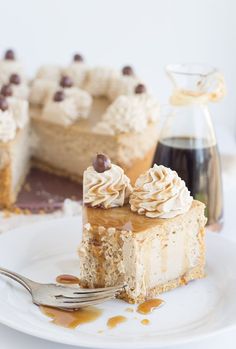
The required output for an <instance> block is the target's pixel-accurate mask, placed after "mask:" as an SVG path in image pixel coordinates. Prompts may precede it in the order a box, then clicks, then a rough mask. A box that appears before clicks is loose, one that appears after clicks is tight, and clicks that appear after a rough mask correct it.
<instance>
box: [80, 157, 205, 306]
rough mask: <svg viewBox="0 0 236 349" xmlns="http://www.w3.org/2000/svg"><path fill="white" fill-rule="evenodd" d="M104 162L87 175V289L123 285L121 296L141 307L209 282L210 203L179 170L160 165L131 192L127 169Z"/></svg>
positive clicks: (83, 251)
mask: <svg viewBox="0 0 236 349" xmlns="http://www.w3.org/2000/svg"><path fill="white" fill-rule="evenodd" d="M97 162H98V161H96V163H95V168H93V167H91V166H90V167H89V168H88V169H87V170H86V171H85V174H84V202H85V207H84V210H83V239H82V243H81V245H80V248H79V256H80V273H81V275H80V277H81V282H82V285H83V286H84V287H89V288H93V287H108V286H114V285H119V284H121V283H123V284H125V285H126V287H125V291H124V292H123V293H122V294H120V295H119V297H120V298H122V299H124V300H126V301H128V302H129V303H139V302H142V301H144V300H146V299H148V298H152V297H153V296H155V295H157V294H160V293H162V292H165V291H168V290H171V289H173V288H176V287H178V286H181V285H185V284H187V283H188V282H189V281H191V280H194V279H199V278H202V277H204V275H205V273H204V268H205V239H204V236H205V229H204V227H205V223H206V218H205V216H204V208H205V206H204V204H202V203H201V202H199V201H196V200H193V199H192V197H191V196H190V194H189V191H188V190H187V188H186V186H185V183H184V181H182V180H181V179H180V178H179V177H178V175H177V174H176V172H174V171H171V170H170V169H166V168H164V167H163V166H157V165H155V166H154V167H153V168H152V169H150V170H148V171H147V172H146V173H144V174H143V175H141V176H140V177H139V178H138V179H137V181H136V184H135V186H134V188H132V187H131V185H130V181H129V179H128V177H126V176H125V174H124V172H123V170H122V169H121V168H118V166H115V165H110V167H109V165H104V166H103V170H104V172H101V171H102V169H101V166H100V167H99V166H98V165H97ZM106 163H107V164H109V162H108V161H107V160H106ZM97 171H98V172H97Z"/></svg>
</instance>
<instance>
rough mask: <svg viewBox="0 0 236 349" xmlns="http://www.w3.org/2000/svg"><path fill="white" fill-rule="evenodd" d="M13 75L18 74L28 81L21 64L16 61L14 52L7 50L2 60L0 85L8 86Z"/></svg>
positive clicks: (0, 64) (0, 63) (0, 62)
mask: <svg viewBox="0 0 236 349" xmlns="http://www.w3.org/2000/svg"><path fill="white" fill-rule="evenodd" d="M12 74H18V75H19V76H21V77H22V79H23V80H26V78H25V74H24V69H23V66H22V64H21V62H19V61H18V60H17V59H16V56H15V53H14V51H13V50H7V51H6V52H5V55H4V57H3V59H1V60H0V85H3V84H7V83H8V82H9V77H10V76H11V75H12Z"/></svg>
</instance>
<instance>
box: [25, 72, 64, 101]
mask: <svg viewBox="0 0 236 349" xmlns="http://www.w3.org/2000/svg"><path fill="white" fill-rule="evenodd" d="M57 88H58V81H56V80H48V79H43V78H37V79H35V80H34V81H33V82H32V85H31V89H30V95H29V100H30V103H31V104H34V105H37V106H42V105H43V104H44V103H45V102H46V101H47V99H48V98H49V96H51V95H52V94H53V92H54V91H55V90H56V89H57Z"/></svg>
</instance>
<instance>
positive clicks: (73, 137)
mask: <svg viewBox="0 0 236 349" xmlns="http://www.w3.org/2000/svg"><path fill="white" fill-rule="evenodd" d="M0 89H1V91H0V95H2V96H3V97H5V98H6V99H7V100H9V101H10V99H15V100H21V101H24V102H25V103H27V104H28V100H29V102H30V107H29V113H28V112H27V113H28V114H29V115H30V120H29V117H28V116H27V123H25V124H24V125H23V126H20V127H18V126H16V127H15V131H16V132H15V133H14V136H12V134H11V129H10V128H8V127H7V122H8V121H6V122H5V125H4V126H3V125H1V121H0V178H2V181H1V182H0V193H1V194H0V207H9V206H11V205H12V204H13V203H14V202H15V201H16V198H17V193H18V191H19V190H20V188H21V186H22V183H23V182H24V179H25V176H26V174H27V172H28V170H29V169H30V167H31V166H36V167H39V168H41V169H43V170H45V171H48V172H52V173H55V174H57V175H61V176H65V177H68V178H71V179H73V180H75V181H78V182H80V183H82V178H83V172H84V170H85V169H86V168H87V167H88V166H89V164H90V163H91V161H92V158H93V156H94V153H96V152H101V153H103V152H106V153H107V154H108V155H109V157H110V158H111V160H112V162H113V163H115V164H117V165H119V166H121V167H122V168H123V169H124V171H125V173H126V174H127V175H128V176H129V177H130V178H131V181H132V183H134V181H135V179H136V178H137V176H138V175H139V174H140V173H142V172H143V171H145V170H147V169H148V168H149V167H150V165H151V163H152V161H153V156H154V152H155V148H156V144H157V139H158V133H159V104H158V102H157V101H156V99H155V98H154V97H153V96H152V95H151V94H150V93H149V92H148V91H147V89H146V87H145V85H144V84H143V83H142V81H141V80H140V78H139V77H137V76H136V74H135V73H134V71H133V69H132V67H130V66H125V67H123V69H121V71H119V70H116V69H111V68H109V67H92V68H90V67H88V66H87V65H86V64H85V62H84V60H83V57H82V55H80V54H75V55H74V58H73V61H72V63H71V64H69V65H68V66H66V67H59V66H55V65H47V66H42V67H41V68H40V69H39V70H38V72H37V74H36V76H35V78H34V79H33V80H32V81H31V82H30V84H29V83H28V81H27V79H26V78H25V74H24V71H23V69H22V66H21V64H20V62H19V61H18V60H17V59H16V57H15V54H14V52H13V51H12V50H8V51H7V52H6V53H5V56H4V57H3V59H2V60H1V61H0ZM2 112H4V111H2ZM21 113H22V111H21V109H20V108H18V109H17V108H15V110H14V117H13V118H14V119H15V120H17V119H18V118H21ZM5 114H7V115H8V114H9V113H5ZM5 114H4V115H5ZM10 118H11V117H10ZM6 119H7V118H6ZM16 124H17V121H16ZM3 128H4V131H3V132H4V135H3V136H1V133H2V131H1V130H2V129H3ZM6 133H9V134H8V136H6ZM6 139H7V140H6ZM6 158H7V159H8V160H7V161H6Z"/></svg>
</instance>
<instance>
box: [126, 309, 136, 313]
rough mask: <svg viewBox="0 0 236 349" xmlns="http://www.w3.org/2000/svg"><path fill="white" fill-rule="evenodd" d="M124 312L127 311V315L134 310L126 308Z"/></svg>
mask: <svg viewBox="0 0 236 349" xmlns="http://www.w3.org/2000/svg"><path fill="white" fill-rule="evenodd" d="M125 311H127V312H128V313H133V312H134V309H133V308H126V309H125Z"/></svg>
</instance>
